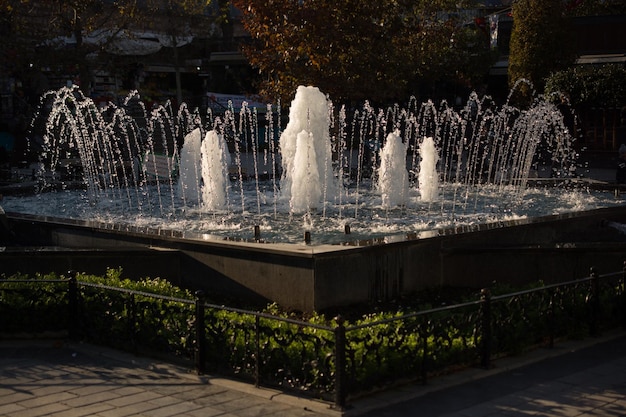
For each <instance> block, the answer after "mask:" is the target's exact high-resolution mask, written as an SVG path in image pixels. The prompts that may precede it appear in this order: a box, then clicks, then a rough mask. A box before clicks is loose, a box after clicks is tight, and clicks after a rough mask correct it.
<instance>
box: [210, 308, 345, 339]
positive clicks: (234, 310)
mask: <svg viewBox="0 0 626 417" xmlns="http://www.w3.org/2000/svg"><path fill="white" fill-rule="evenodd" d="M204 306H205V307H208V308H211V309H215V310H224V311H230V312H232V313H237V314H245V315H249V316H255V317H259V318H264V319H269V320H276V321H282V322H285V323H289V324H295V325H296V326H302V327H312V328H315V329H319V330H326V331H329V332H332V331H333V330H334V329H333V328H332V327H331V326H325V325H323V324H317V323H311V322H308V321H303V320H298V319H292V318H289V317H281V316H276V315H274V314H270V313H263V312H261V311H253V310H244V309H241V308H236V307H227V306H223V305H217V304H209V303H204Z"/></svg>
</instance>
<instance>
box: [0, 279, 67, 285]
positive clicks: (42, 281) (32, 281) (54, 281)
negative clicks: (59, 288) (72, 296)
mask: <svg viewBox="0 0 626 417" xmlns="http://www.w3.org/2000/svg"><path fill="white" fill-rule="evenodd" d="M67 282H68V280H67V279H5V278H0V283H2V284H9V283H18V284H19V283H29V284H59V283H64V284H66V283H67Z"/></svg>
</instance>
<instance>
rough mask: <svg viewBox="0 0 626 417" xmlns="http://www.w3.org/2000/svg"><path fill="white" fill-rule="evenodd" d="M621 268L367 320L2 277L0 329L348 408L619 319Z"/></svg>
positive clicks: (624, 308)
mask: <svg viewBox="0 0 626 417" xmlns="http://www.w3.org/2000/svg"><path fill="white" fill-rule="evenodd" d="M625 277H626V268H625V269H624V271H619V272H614V273H609V274H605V275H599V274H597V273H596V272H595V271H593V270H592V272H591V274H590V276H589V277H586V278H583V279H579V280H575V281H569V282H563V283H559V284H554V285H546V286H540V287H538V288H533V289H529V290H525V291H519V292H515V293H509V294H492V293H491V291H490V290H488V289H485V290H483V291H482V296H481V298H480V299H478V300H475V301H470V302H467V303H463V304H456V305H450V306H444V307H439V308H432V309H428V310H424V311H419V312H414V313H410V314H400V313H389V314H388V315H387V316H385V317H382V318H379V319H378V320H376V321H373V320H372V319H371V318H370V319H367V318H364V319H363V320H361V321H357V322H355V323H346V322H344V320H343V319H342V318H341V317H337V318H335V319H334V320H333V321H331V322H328V321H326V320H323V318H315V317H314V318H312V319H311V320H309V321H302V320H296V319H292V318H287V317H280V316H276V315H272V314H266V313H261V312H255V311H248V310H241V309H236V308H229V307H224V306H218V305H213V304H209V303H206V302H205V299H204V295H203V293H202V292H197V293H196V298H195V299H183V298H175V297H168V296H162V295H157V294H153V293H149V292H142V291H135V290H128V289H121V288H117V287H111V286H107V285H100V284H94V283H87V282H81V281H78V280H77V279H76V278H74V277H71V278H69V279H66V280H41V279H38V280H34V279H23V280H8V279H2V280H0V317H2V321H1V322H0V323H2V324H1V325H0V337H2V335H5V336H6V335H7V334H15V333H24V332H27V333H28V332H35V333H36V332H43V331H66V332H67V333H68V334H69V336H70V337H72V338H80V339H83V340H87V341H89V342H92V343H98V344H105V345H108V346H112V347H115V348H120V349H124V350H127V351H132V352H136V353H138V354H139V353H141V354H146V355H153V356H158V357H161V358H167V359H169V360H176V361H182V362H184V363H187V364H188V365H189V366H192V364H193V366H195V368H196V370H197V371H198V372H200V373H206V372H212V373H218V374H222V375H229V376H234V377H237V378H240V379H244V380H247V381H250V382H251V383H254V384H255V385H257V386H258V385H266V386H273V387H280V388H282V389H285V390H295V391H298V392H300V393H306V394H308V395H310V396H313V397H317V398H321V399H324V400H327V401H329V402H332V403H333V404H334V406H336V407H337V408H343V407H344V406H345V405H346V402H347V400H348V398H350V396H353V395H358V394H359V393H360V392H364V391H367V390H371V389H372V388H375V387H384V386H388V385H389V384H391V383H394V382H397V381H401V380H404V381H406V380H413V381H422V382H426V380H427V379H428V378H432V377H433V376H436V375H438V374H442V373H447V372H453V371H455V370H456V369H458V368H460V367H466V366H473V365H480V366H482V367H484V368H489V367H490V366H491V362H492V360H494V359H495V358H498V357H500V356H503V355H514V354H520V353H523V351H525V350H529V349H533V348H536V347H537V346H547V347H552V346H553V345H554V343H555V340H558V339H560V338H572V337H579V338H582V337H586V336H590V335H591V336H593V335H598V334H600V333H601V332H602V331H603V330H605V329H609V328H615V327H618V326H620V325H626V291H625V284H624V282H625Z"/></svg>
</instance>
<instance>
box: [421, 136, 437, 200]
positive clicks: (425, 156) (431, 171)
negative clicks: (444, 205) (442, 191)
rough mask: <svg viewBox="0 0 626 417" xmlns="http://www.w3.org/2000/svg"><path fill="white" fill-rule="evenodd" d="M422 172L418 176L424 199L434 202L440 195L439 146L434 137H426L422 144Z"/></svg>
mask: <svg viewBox="0 0 626 417" xmlns="http://www.w3.org/2000/svg"><path fill="white" fill-rule="evenodd" d="M420 156H421V162H420V172H419V177H418V183H419V190H420V196H421V199H422V201H427V202H432V201H435V200H437V197H438V196H439V174H437V161H439V155H438V154H437V147H436V146H435V141H434V140H433V138H432V137H425V138H424V140H423V141H422V143H421V145H420Z"/></svg>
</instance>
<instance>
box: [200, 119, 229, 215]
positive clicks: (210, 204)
mask: <svg viewBox="0 0 626 417" xmlns="http://www.w3.org/2000/svg"><path fill="white" fill-rule="evenodd" d="M201 155H202V207H203V208H204V209H206V210H220V209H223V208H225V207H226V203H227V193H228V184H229V180H228V166H229V164H230V154H229V153H228V148H227V146H226V141H225V140H224V137H223V136H222V135H220V134H218V133H217V132H216V131H215V130H211V131H209V132H208V133H207V134H206V137H205V138H204V141H202V148H201Z"/></svg>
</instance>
